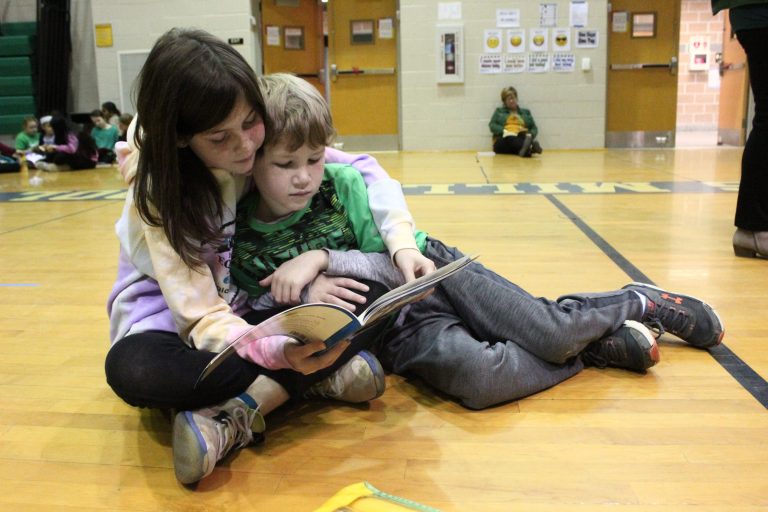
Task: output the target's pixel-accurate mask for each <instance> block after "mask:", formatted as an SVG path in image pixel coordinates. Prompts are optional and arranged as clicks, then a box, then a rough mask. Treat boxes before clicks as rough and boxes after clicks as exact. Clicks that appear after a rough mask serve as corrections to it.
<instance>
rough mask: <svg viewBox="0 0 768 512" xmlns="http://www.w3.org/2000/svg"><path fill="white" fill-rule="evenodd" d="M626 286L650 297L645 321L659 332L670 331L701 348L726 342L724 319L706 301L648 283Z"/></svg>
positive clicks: (644, 315)
mask: <svg viewBox="0 0 768 512" xmlns="http://www.w3.org/2000/svg"><path fill="white" fill-rule="evenodd" d="M624 289H627V290H634V291H635V292H637V293H641V294H643V295H645V296H646V297H647V299H648V301H647V303H646V307H645V314H643V323H644V324H645V325H647V326H649V327H651V328H652V329H654V328H655V329H657V330H658V331H659V335H661V334H663V333H664V332H668V333H670V334H674V335H675V336H677V337H678V338H680V339H682V340H684V341H687V342H688V343H690V344H691V345H693V346H695V347H699V348H709V347H714V346H715V345H719V344H720V343H721V342H722V341H723V335H724V334H725V330H724V329H723V322H722V321H721V320H720V317H719V316H718V314H717V312H716V311H715V310H714V309H713V308H712V306H710V305H709V304H707V303H706V302H704V301H703V300H701V299H697V298H696V297H691V296H690V295H683V294H682V293H675V292H670V291H666V290H662V289H661V288H658V287H656V286H653V285H650V284H646V283H630V284H628V285H626V286H625V287H624Z"/></svg>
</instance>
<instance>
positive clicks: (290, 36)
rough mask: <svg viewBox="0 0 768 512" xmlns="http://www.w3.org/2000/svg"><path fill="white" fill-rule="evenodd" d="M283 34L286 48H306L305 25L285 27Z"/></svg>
mask: <svg viewBox="0 0 768 512" xmlns="http://www.w3.org/2000/svg"><path fill="white" fill-rule="evenodd" d="M283 34H284V36H283V37H284V40H285V49H286V50H303V49H304V27H285V28H284V29H283Z"/></svg>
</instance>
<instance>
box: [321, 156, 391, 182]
mask: <svg viewBox="0 0 768 512" xmlns="http://www.w3.org/2000/svg"><path fill="white" fill-rule="evenodd" d="M325 161H326V163H329V164H348V165H351V166H352V167H354V168H355V169H357V170H358V172H359V173H360V174H362V175H363V179H364V180H365V186H366V187H367V186H370V184H371V183H373V182H376V181H379V180H381V179H385V178H389V174H387V171H385V170H384V169H382V167H381V166H380V165H379V162H377V161H376V159H375V158H373V157H372V156H370V155H352V154H350V153H345V152H343V151H339V150H338V149H333V148H329V147H327V148H325Z"/></svg>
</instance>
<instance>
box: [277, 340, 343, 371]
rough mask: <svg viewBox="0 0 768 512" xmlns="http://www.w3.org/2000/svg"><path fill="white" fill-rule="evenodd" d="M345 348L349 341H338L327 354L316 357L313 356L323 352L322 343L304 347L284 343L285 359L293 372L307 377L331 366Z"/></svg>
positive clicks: (323, 345) (323, 346) (309, 344)
mask: <svg viewBox="0 0 768 512" xmlns="http://www.w3.org/2000/svg"><path fill="white" fill-rule="evenodd" d="M347 347H349V340H344V341H340V342H339V343H338V344H336V345H335V346H334V347H333V348H331V349H330V350H328V352H325V353H323V354H320V355H317V356H316V355H313V354H315V353H316V352H319V351H321V350H325V344H324V343H323V342H322V341H318V342H316V343H308V344H306V345H299V344H296V343H286V344H285V349H284V350H285V359H286V360H287V361H288V362H289V363H290V365H291V367H293V369H294V370H296V371H297V372H299V373H302V374H304V375H309V374H310V373H315V372H316V371H318V370H322V369H323V368H327V367H328V366H330V365H332V364H333V363H334V362H336V360H337V359H338V358H339V356H340V355H341V354H342V353H343V352H344V350H345V349H346V348H347Z"/></svg>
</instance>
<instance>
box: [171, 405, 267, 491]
mask: <svg viewBox="0 0 768 512" xmlns="http://www.w3.org/2000/svg"><path fill="white" fill-rule="evenodd" d="M265 428H266V427H265V424H264V418H263V417H262V415H261V413H259V411H258V410H257V409H254V408H252V407H249V406H248V405H247V404H246V403H245V402H244V401H243V400H242V399H240V398H232V399H230V400H227V401H226V402H223V403H221V404H219V405H215V406H213V407H207V408H205V409H198V410H196V411H181V412H179V413H177V414H176V417H175V418H174V420H173V467H174V469H175V471H176V479H177V480H178V481H179V482H181V483H182V484H192V483H195V482H197V481H198V480H201V479H203V478H205V477H206V476H208V475H210V474H211V473H212V472H213V468H214V467H215V466H216V463H217V462H218V461H220V460H221V459H223V458H224V457H225V456H226V455H227V454H228V453H230V452H231V451H233V450H237V449H240V448H243V447H245V446H248V445H249V444H251V443H252V442H253V441H254V436H253V435H254V433H256V434H261V433H262V432H264V430H265Z"/></svg>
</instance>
